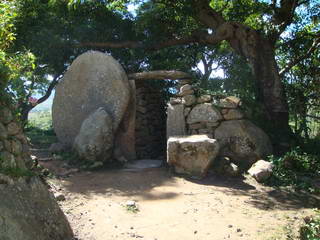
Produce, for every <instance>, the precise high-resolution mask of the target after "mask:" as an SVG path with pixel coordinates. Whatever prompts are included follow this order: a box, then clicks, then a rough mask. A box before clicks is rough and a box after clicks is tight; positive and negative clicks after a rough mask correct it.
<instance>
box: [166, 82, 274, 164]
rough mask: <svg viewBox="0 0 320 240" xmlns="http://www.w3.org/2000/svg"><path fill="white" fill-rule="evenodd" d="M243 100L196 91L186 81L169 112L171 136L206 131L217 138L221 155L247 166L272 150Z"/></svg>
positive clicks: (168, 123) (196, 133)
mask: <svg viewBox="0 0 320 240" xmlns="http://www.w3.org/2000/svg"><path fill="white" fill-rule="evenodd" d="M241 104H242V103H241V100H240V99H239V98H237V97H235V96H229V97H225V98H221V97H217V96H213V95H200V96H199V94H196V91H195V89H194V88H193V86H192V85H190V84H188V83H187V82H184V81H183V82H182V85H181V87H180V88H179V92H178V94H177V96H176V97H175V98H171V99H170V102H169V104H168V111H167V114H168V116H167V138H168V139H169V137H173V136H188V135H198V134H206V135H207V136H208V137H210V138H213V139H217V140H218V142H219V145H220V151H219V156H221V157H228V158H230V159H231V161H232V162H235V163H237V164H239V165H243V166H245V167H248V166H251V165H252V164H253V163H254V162H255V161H257V160H258V159H261V158H263V157H265V156H266V155H269V154H271V153H272V145H271V142H270V139H269V137H268V136H267V135H266V134H265V133H264V132H263V131H262V130H261V129H260V128H259V127H257V126H256V125H254V124H253V123H252V122H251V121H250V120H249V119H248V118H247V117H246V116H245V114H244V112H243V111H242V109H241Z"/></svg>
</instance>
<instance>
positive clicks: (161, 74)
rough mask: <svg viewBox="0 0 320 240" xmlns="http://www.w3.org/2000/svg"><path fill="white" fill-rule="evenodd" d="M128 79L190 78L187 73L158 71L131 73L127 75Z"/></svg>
mask: <svg viewBox="0 0 320 240" xmlns="http://www.w3.org/2000/svg"><path fill="white" fill-rule="evenodd" d="M128 78H129V79H134V80H148V79H158V80H165V79H172V80H175V79H190V78H191V76H190V75H189V74H188V73H185V72H181V71H176V70H170V71H165V70H159V71H150V72H140V73H131V74H128Z"/></svg>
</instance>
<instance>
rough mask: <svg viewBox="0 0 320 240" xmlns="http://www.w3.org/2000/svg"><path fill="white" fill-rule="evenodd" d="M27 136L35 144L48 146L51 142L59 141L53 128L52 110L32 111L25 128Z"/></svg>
mask: <svg viewBox="0 0 320 240" xmlns="http://www.w3.org/2000/svg"><path fill="white" fill-rule="evenodd" d="M25 133H26V135H27V137H28V138H29V139H30V140H31V142H32V143H33V144H36V145H43V146H44V147H48V146H49V145H50V144H51V143H54V142H57V138H56V135H55V133H54V130H53V128H52V117H51V112H50V111H41V112H32V113H30V116H29V121H28V124H27V126H26V128H25Z"/></svg>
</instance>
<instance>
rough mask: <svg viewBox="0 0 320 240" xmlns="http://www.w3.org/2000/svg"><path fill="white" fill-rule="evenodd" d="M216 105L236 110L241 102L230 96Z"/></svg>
mask: <svg viewBox="0 0 320 240" xmlns="http://www.w3.org/2000/svg"><path fill="white" fill-rule="evenodd" d="M218 105H219V107H222V108H237V107H239V106H240V105H241V100H240V98H238V97H235V96H230V97H226V98H224V99H221V100H220V102H219V104H218Z"/></svg>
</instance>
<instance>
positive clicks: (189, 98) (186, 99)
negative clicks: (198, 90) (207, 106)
mask: <svg viewBox="0 0 320 240" xmlns="http://www.w3.org/2000/svg"><path fill="white" fill-rule="evenodd" d="M196 101H197V99H196V97H195V96H194V95H186V96H183V98H182V103H183V104H184V105H185V106H188V107H189V106H192V105H193V104H195V103H196Z"/></svg>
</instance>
